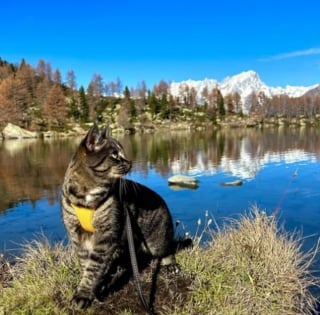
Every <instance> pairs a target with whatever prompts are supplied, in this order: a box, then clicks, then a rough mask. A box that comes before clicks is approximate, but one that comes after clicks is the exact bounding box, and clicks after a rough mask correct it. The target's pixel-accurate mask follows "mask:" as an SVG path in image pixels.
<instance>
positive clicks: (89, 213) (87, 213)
mask: <svg viewBox="0 0 320 315" xmlns="http://www.w3.org/2000/svg"><path fill="white" fill-rule="evenodd" d="M71 207H72V208H73V209H74V211H75V213H76V215H77V217H78V220H79V222H80V225H81V227H82V228H83V229H84V230H85V231H87V232H90V233H93V231H94V227H93V213H94V210H93V209H89V208H84V207H78V206H76V205H74V204H71Z"/></svg>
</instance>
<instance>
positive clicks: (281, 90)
mask: <svg viewBox="0 0 320 315" xmlns="http://www.w3.org/2000/svg"><path fill="white" fill-rule="evenodd" d="M185 86H188V87H189V88H190V89H191V88H194V89H195V90H196V91H197V101H198V103H199V104H201V103H203V99H202V97H201V92H202V91H203V89H204V88H205V87H207V89H208V91H209V92H210V91H211V90H212V89H213V88H215V87H217V88H218V89H219V90H220V91H221V94H222V95H223V97H225V96H226V95H228V94H230V93H236V92H237V93H239V94H240V97H241V101H242V107H243V108H242V109H243V110H244V111H247V108H246V100H247V98H248V96H249V95H250V94H252V92H255V93H257V94H258V93H260V92H263V93H264V94H265V95H266V96H267V97H272V96H275V95H287V96H289V97H301V96H303V95H306V94H307V93H308V92H310V94H311V95H314V94H320V83H319V84H314V85H311V86H292V85H286V86H285V87H280V86H278V87H273V86H268V85H267V84H265V83H264V82H263V81H262V80H261V79H260V76H259V74H258V73H257V72H255V71H253V70H248V71H244V72H241V73H239V74H235V75H233V76H228V77H226V78H224V79H223V80H222V81H221V82H219V81H218V80H215V79H208V78H205V79H204V80H191V79H189V80H185V81H180V82H172V83H171V84H170V92H171V94H172V95H173V96H176V97H181V96H182V88H183V87H185ZM311 91H312V92H311Z"/></svg>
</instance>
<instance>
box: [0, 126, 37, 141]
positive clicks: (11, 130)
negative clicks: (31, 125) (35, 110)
mask: <svg viewBox="0 0 320 315" xmlns="http://www.w3.org/2000/svg"><path fill="white" fill-rule="evenodd" d="M2 136H3V138H4V139H26V138H29V139H30V138H37V137H38V134H37V132H34V131H29V130H26V129H23V128H21V127H19V126H16V125H14V124H11V123H8V124H7V125H6V126H5V127H4V129H3V130H2Z"/></svg>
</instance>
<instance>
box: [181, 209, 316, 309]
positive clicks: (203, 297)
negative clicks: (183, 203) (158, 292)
mask: <svg viewBox="0 0 320 315" xmlns="http://www.w3.org/2000/svg"><path fill="white" fill-rule="evenodd" d="M210 233H212V241H211V242H210V244H208V247H207V248H206V249H203V248H194V249H193V250H191V252H190V253H189V254H188V255H183V256H182V257H181V261H180V263H181V264H182V265H183V266H184V268H185V270H188V271H190V272H192V273H194V274H196V280H195V282H194V283H193V287H192V291H193V294H192V295H193V296H192V298H191V300H190V304H189V306H188V307H189V308H190V309H191V310H193V312H192V313H190V314H220V315H223V314H225V315H230V314H259V315H263V314H266V315H271V314H277V315H278V314H282V315H283V314H311V313H312V310H313V309H314V305H315V297H314V296H312V294H311V293H310V288H311V287H312V286H318V285H319V279H317V278H316V277H313V276H312V275H311V273H310V266H311V264H312V262H313V259H314V257H315V255H316V254H317V252H318V249H317V248H315V249H314V251H313V252H312V253H311V252H310V253H303V252H302V250H301V246H302V242H301V237H299V234H297V233H293V234H288V233H285V232H284V231H283V229H279V228H278V227H277V222H276V220H275V218H274V217H272V216H271V217H270V216H267V215H266V213H265V212H260V211H258V209H253V210H252V211H251V212H250V213H249V215H246V216H242V217H241V218H240V220H236V221H235V220H233V221H229V222H228V224H226V225H225V227H224V228H222V229H218V230H217V231H216V232H213V231H212V230H210ZM188 307H187V308H188ZM177 314H178V312H177ZM186 314H187V313H186Z"/></svg>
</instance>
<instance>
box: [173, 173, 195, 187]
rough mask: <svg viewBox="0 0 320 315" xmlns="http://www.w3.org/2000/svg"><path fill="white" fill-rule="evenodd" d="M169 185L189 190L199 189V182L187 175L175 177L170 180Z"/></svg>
mask: <svg viewBox="0 0 320 315" xmlns="http://www.w3.org/2000/svg"><path fill="white" fill-rule="evenodd" d="M168 182H169V185H177V186H181V187H188V188H193V189H195V188H198V180H197V179H196V178H194V177H190V176H185V175H173V176H171V177H170V178H168Z"/></svg>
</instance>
